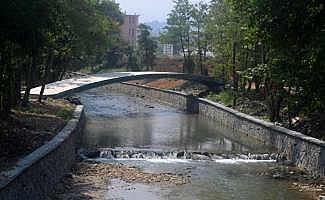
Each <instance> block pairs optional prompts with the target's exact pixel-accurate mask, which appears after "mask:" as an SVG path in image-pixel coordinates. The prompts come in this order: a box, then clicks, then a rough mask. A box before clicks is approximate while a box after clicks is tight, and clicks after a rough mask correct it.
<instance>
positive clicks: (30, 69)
mask: <svg viewBox="0 0 325 200" xmlns="http://www.w3.org/2000/svg"><path fill="white" fill-rule="evenodd" d="M36 64H37V62H36V53H33V55H32V57H31V62H30V64H29V65H28V70H27V74H26V90H25V94H24V98H23V102H22V105H23V106H27V104H28V102H29V95H30V90H31V89H32V87H33V80H32V77H33V73H34V71H35V69H36Z"/></svg>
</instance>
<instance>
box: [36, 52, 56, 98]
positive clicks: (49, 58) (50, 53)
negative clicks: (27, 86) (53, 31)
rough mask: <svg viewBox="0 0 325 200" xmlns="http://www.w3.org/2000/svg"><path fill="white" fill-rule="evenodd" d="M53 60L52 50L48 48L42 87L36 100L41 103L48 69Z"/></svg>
mask: <svg viewBox="0 0 325 200" xmlns="http://www.w3.org/2000/svg"><path fill="white" fill-rule="evenodd" d="M53 60H54V50H53V49H51V50H49V55H48V59H47V63H46V67H45V72H44V76H43V78H42V88H41V92H40V94H39V97H38V102H40V103H42V97H43V94H44V90H45V86H46V84H47V82H48V78H49V75H50V71H51V69H52V65H53Z"/></svg>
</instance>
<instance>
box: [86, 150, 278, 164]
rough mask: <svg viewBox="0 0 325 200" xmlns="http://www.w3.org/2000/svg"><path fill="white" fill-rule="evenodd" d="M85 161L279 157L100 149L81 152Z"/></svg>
mask: <svg viewBox="0 0 325 200" xmlns="http://www.w3.org/2000/svg"><path fill="white" fill-rule="evenodd" d="M81 155H82V157H84V158H86V159H107V160H178V161H182V160H183V161H184V160H194V161H216V162H224V163H236V162H246V163H248V162H275V161H277V160H280V159H281V157H280V155H279V154H277V153H271V154H270V153H260V154H255V153H211V152H199V151H184V150H183V151H164V150H152V149H132V148H100V149H97V150H95V151H86V150H83V151H81Z"/></svg>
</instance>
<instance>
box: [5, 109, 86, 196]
mask: <svg viewBox="0 0 325 200" xmlns="http://www.w3.org/2000/svg"><path fill="white" fill-rule="evenodd" d="M84 120H85V116H84V112H83V106H77V108H76V110H75V112H74V115H73V118H72V119H71V120H70V121H69V122H68V124H67V125H66V126H65V127H64V128H63V129H62V131H61V132H60V133H59V134H58V135H57V136H56V137H54V138H53V139H52V140H51V141H50V142H48V143H47V144H45V145H43V146H42V147H40V148H39V149H37V150H35V151H34V152H33V153H31V154H30V155H28V156H27V157H25V158H23V159H21V160H19V161H18V162H17V164H16V166H15V167H14V168H13V169H11V170H10V171H6V172H2V173H0V200H18V199H24V200H29V199H31V200H32V199H33V200H37V199H42V200H43V199H51V197H50V196H49V195H50V194H52V193H53V191H54V190H55V189H57V188H59V187H62V185H60V182H61V180H62V178H63V177H64V175H65V173H66V172H68V171H69V170H70V169H71V167H72V165H73V164H74V163H75V159H76V150H77V148H78V147H79V145H80V138H81V137H80V134H81V133H82V129H83V125H84Z"/></svg>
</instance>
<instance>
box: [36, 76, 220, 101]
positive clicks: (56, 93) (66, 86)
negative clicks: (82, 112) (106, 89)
mask: <svg viewBox="0 0 325 200" xmlns="http://www.w3.org/2000/svg"><path fill="white" fill-rule="evenodd" d="M147 78H176V79H184V80H192V81H197V82H200V83H202V84H205V85H208V86H209V85H213V86H220V85H221V83H220V82H218V81H217V80H215V79H213V78H211V77H206V76H200V75H193V74H183V73H174V72H119V73H106V74H96V75H89V76H85V77H81V78H73V79H66V80H62V81H57V82H54V83H50V84H47V85H46V87H45V91H44V96H51V97H61V96H65V95H68V94H70V93H72V92H79V91H82V90H87V89H90V88H94V87H99V86H103V85H106V84H110V83H119V82H125V81H131V80H140V79H147ZM40 91H41V87H36V88H33V89H32V90H31V92H30V93H31V94H33V95H38V94H39V93H40Z"/></svg>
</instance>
